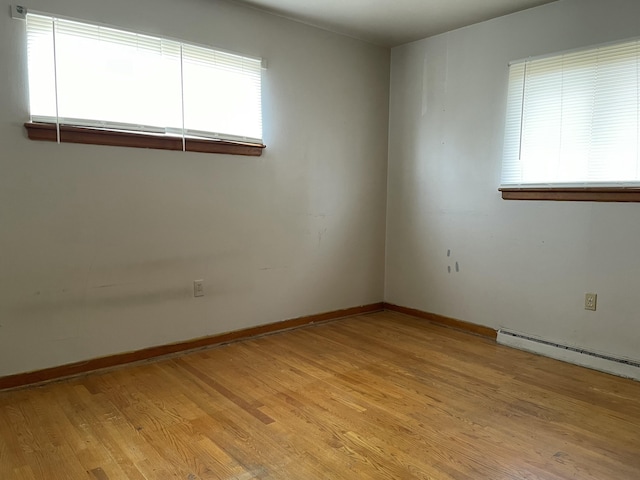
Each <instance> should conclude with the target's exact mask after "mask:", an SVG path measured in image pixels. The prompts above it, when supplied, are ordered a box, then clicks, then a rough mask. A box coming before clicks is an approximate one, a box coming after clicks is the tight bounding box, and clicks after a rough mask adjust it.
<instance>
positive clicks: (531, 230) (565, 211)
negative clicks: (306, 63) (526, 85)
mask: <svg viewBox="0 0 640 480" xmlns="http://www.w3.org/2000/svg"><path fill="white" fill-rule="evenodd" d="M635 36H640V2H638V1H637V0H561V1H560V2H558V3H553V4H549V5H546V6H542V7H538V8H535V9H531V10H527V11H524V12H520V13H517V14H513V15H509V16H506V17H502V18H499V19H495V20H492V21H488V22H484V23H481V24H477V25H474V26H471V27H468V28H463V29H460V30H456V31H453V32H449V33H447V34H443V35H439V36H436V37H432V38H429V39H425V40H422V41H418V42H415V43H412V44H408V45H404V46H401V47H397V48H394V49H393V50H392V60H391V62H392V68H391V103H390V137H389V179H388V182H389V186H388V217H387V257H386V268H387V274H386V284H385V300H386V301H388V302H391V303H395V304H399V305H404V306H408V307H413V308H418V309H421V310H425V311H429V312H433V313H438V314H441V315H446V316H451V317H455V318H458V319H462V320H466V321H470V322H474V323H478V324H483V325H488V326H491V327H494V328H498V327H502V326H504V327H508V328H510V329H513V330H516V331H520V332H524V333H529V334H532V335H537V336H540V337H544V338H548V339H552V340H555V341H557V342H562V343H568V344H571V345H579V346H582V347H587V348H591V349H594V350H597V351H600V352H606V353H612V354H616V355H620V356H626V357H630V358H635V359H640V313H639V312H640V308H639V307H638V305H639V304H638V297H639V296H640V254H638V245H640V243H639V242H640V240H639V239H640V205H639V204H620V203H618V204H604V203H571V202H557V203H556V202H524V201H504V200H501V198H500V196H499V193H498V191H497V188H498V185H499V181H500V167H501V156H502V138H503V132H504V110H505V98H506V88H507V63H508V62H509V61H510V60H515V59H520V58H524V57H527V56H530V55H540V54H546V53H553V52H558V51H562V50H566V49H572V48H577V47H581V46H588V45H592V44H598V43H602V42H608V41H613V40H617V39H624V38H629V37H635ZM449 249H450V250H451V257H447V250H449ZM456 261H457V262H458V263H459V267H460V271H459V272H456V271H455V262H456ZM448 266H452V267H454V268H452V273H450V274H449V273H447V267H448ZM585 292H597V293H598V311H597V312H588V311H585V310H584V309H583V301H584V293H585Z"/></svg>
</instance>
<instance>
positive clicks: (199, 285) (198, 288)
mask: <svg viewBox="0 0 640 480" xmlns="http://www.w3.org/2000/svg"><path fill="white" fill-rule="evenodd" d="M193 296H194V297H204V280H194V281H193Z"/></svg>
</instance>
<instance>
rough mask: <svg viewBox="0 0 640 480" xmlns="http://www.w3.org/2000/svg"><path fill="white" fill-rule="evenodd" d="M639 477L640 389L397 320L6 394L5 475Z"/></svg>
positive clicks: (2, 427) (0, 409)
mask: <svg viewBox="0 0 640 480" xmlns="http://www.w3.org/2000/svg"><path fill="white" fill-rule="evenodd" d="M209 478H224V479H230V478H233V479H243V480H244V479H251V478H262V479H296V480H307V479H349V480H356V479H390V478H398V479H411V478H423V479H437V480H441V479H442V480H445V479H447V480H449V479H451V480H453V479H456V480H459V479H474V480H477V479H495V480H506V479H529V480H530V479H544V480H560V479H580V480H588V479H597V480H607V479H612V480H637V479H640V383H636V382H633V381H630V380H625V379H621V378H616V377H613V376H610V375H606V374H602V373H598V372H594V371H590V370H586V369H582V368H580V367H576V366H572V365H568V364H563V363H561V362H557V361H554V360H551V359H547V358H543V357H538V356H535V355H531V354H528V353H524V352H520V351H517V350H512V349H509V348H506V347H502V346H499V345H496V344H495V343H494V342H493V341H491V340H487V339H484V338H480V337H475V336H472V335H469V334H466V333H462V332H458V331H455V330H451V329H447V328H444V327H440V326H436V325H432V324H429V323H426V322H424V321H422V320H417V319H414V318H411V317H407V316H404V315H401V314H396V313H390V312H384V313H377V314H371V315H365V316H360V317H353V318H348V319H343V320H338V321H335V322H330V323H326V324H321V325H315V326H311V327H305V328H301V329H298V330H294V331H289V332H284V333H279V334H275V335H270V336H266V337H262V338H256V339H252V340H247V341H242V342H238V343H235V344H231V345H227V346H223V347H218V348H214V349H209V350H204V351H200V352H196V353H192V354H189V355H183V356H180V357H175V358H171V359H165V360H162V361H156V362H153V363H147V364H143V365H137V366H129V367H124V368H120V369H117V370H113V371H110V372H103V373H94V374H90V375H87V376H84V377H82V378H76V379H72V380H66V381H62V382H58V383H52V384H48V385H46V386H42V387H31V388H26V389H22V390H16V391H9V392H3V393H0V479H3V480H5V479H6V480H8V479H46V480H54V479H64V480H69V479H90V480H91V479H92V480H115V479H136V480H137V479H162V480H164V479H183V480H195V479H209Z"/></svg>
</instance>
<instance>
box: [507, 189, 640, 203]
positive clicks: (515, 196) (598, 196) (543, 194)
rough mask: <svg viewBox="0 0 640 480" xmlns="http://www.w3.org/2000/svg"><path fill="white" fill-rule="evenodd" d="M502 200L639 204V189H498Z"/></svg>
mask: <svg viewBox="0 0 640 480" xmlns="http://www.w3.org/2000/svg"><path fill="white" fill-rule="evenodd" d="M498 190H499V191H500V192H501V193H502V198H503V199H504V200H553V201H569V202H640V188H635V187H628V188H623V187H584V188H567V187H559V188H526V187H525V188H499V189H498Z"/></svg>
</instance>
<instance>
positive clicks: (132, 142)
mask: <svg viewBox="0 0 640 480" xmlns="http://www.w3.org/2000/svg"><path fill="white" fill-rule="evenodd" d="M24 126H25V128H26V129H27V135H28V136H29V138H30V139H31V140H43V141H48V142H55V141H57V133H56V125H55V124H52V123H33V122H28V123H25V124H24ZM60 142H62V143H84V144H91V145H110V146H119V147H136V148H153V149H158V150H178V151H182V138H181V137H170V136H166V135H154V134H148V133H134V132H123V131H117V130H102V129H99V128H86V127H72V126H69V125H60ZM264 148H265V146H264V145H261V144H256V143H240V142H230V141H226V140H209V139H202V138H186V139H185V151H187V152H200V153H224V154H229V155H245V156H252V157H259V156H261V155H262V150H264Z"/></svg>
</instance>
